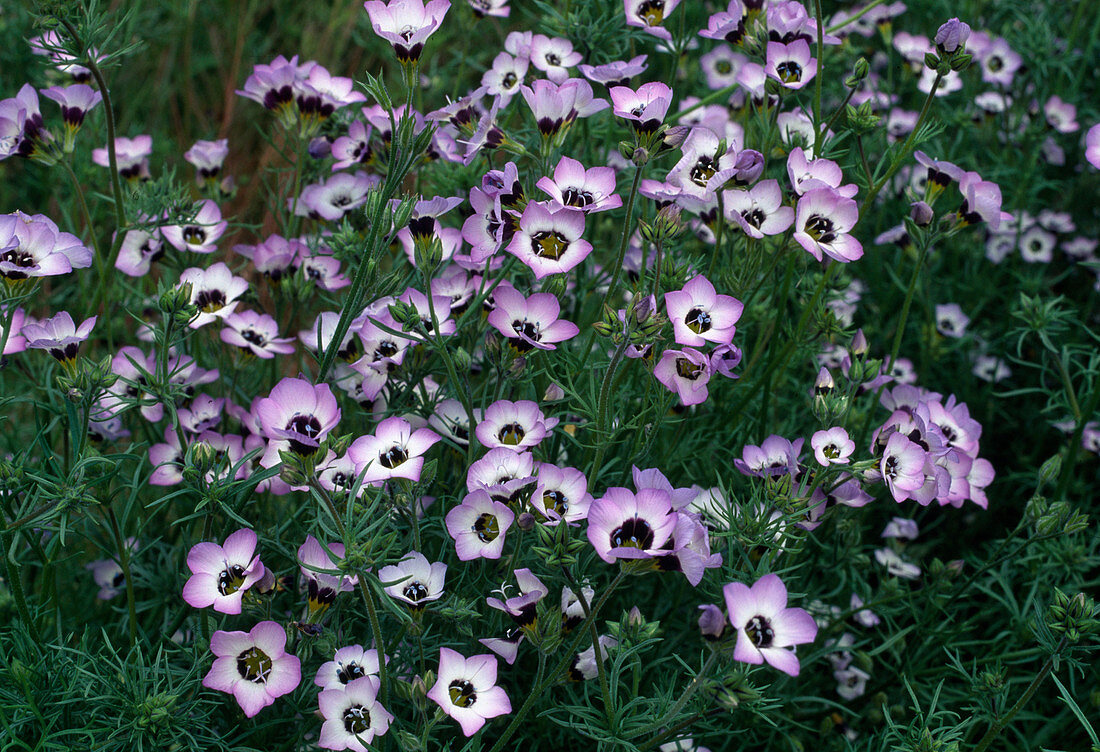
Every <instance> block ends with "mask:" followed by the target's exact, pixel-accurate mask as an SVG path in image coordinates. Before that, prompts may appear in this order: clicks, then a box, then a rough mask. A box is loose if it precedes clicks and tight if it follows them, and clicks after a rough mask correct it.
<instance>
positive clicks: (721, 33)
mask: <svg viewBox="0 0 1100 752" xmlns="http://www.w3.org/2000/svg"><path fill="white" fill-rule="evenodd" d="M747 16H748V13H747V11H746V8H745V3H744V2H742V0H730V2H729V5H728V6H727V7H726V10H724V11H722V12H719V13H715V14H713V15H712V16H710V17H709V18H708V19H707V28H705V29H703V30H701V31H700V32H699V36H701V37H705V38H707V39H717V40H720V41H721V40H724V41H726V42H729V43H730V44H733V45H739V44H741V42H742V41H744V38H745V19H746V18H747Z"/></svg>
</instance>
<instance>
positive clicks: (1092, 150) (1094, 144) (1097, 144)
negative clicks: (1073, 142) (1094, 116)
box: [1085, 123, 1100, 170]
mask: <svg viewBox="0 0 1100 752" xmlns="http://www.w3.org/2000/svg"><path fill="white" fill-rule="evenodd" d="M1085 159H1086V160H1088V163H1089V164H1091V165H1092V166H1093V167H1095V168H1096V169H1098V170H1100V123H1097V124H1096V125H1094V126H1092V127H1091V128H1089V132H1088V133H1086V134H1085Z"/></svg>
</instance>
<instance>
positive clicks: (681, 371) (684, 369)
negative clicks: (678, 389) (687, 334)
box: [676, 358, 703, 381]
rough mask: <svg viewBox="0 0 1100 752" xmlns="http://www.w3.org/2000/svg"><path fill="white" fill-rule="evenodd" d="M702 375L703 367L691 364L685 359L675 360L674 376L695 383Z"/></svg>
mask: <svg viewBox="0 0 1100 752" xmlns="http://www.w3.org/2000/svg"><path fill="white" fill-rule="evenodd" d="M702 373H703V367H702V366H701V365H697V364H695V363H692V362H691V361H690V360H688V359H687V358H677V359H676V374H677V375H678V376H679V377H680V378H682V379H687V380H688V381H695V380H696V379H697V378H699V376H700V375H702Z"/></svg>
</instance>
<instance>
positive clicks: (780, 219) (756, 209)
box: [722, 180, 795, 239]
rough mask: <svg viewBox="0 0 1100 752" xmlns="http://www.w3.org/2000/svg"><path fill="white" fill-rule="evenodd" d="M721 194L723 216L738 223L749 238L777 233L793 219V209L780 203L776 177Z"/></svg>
mask: <svg viewBox="0 0 1100 752" xmlns="http://www.w3.org/2000/svg"><path fill="white" fill-rule="evenodd" d="M722 196H723V198H724V199H725V210H726V218H727V219H732V220H734V221H735V222H737V224H738V225H739V226H740V227H741V229H742V230H743V231H744V232H745V234H746V235H748V236H749V237H752V238H758V239H759V238H763V237H764V236H765V235H779V234H780V233H783V232H786V231H787V228H789V227H790V226H791V223H792V222H794V216H795V214H794V209H793V208H791V207H789V206H784V205H783V192H782V190H780V188H779V181H778V180H761V181H760V182H759V183H757V184H756V185H754V186H753V187H752V188H750V189H749V190H747V191H725V192H724V193H723V194H722Z"/></svg>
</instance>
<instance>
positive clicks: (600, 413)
mask: <svg viewBox="0 0 1100 752" xmlns="http://www.w3.org/2000/svg"><path fill="white" fill-rule="evenodd" d="M627 315H629V314H627ZM629 344H630V340H629V339H628V338H627V337H625V336H624V337H623V341H622V344H620V345H619V347H618V348H617V349H616V350H615V354H614V355H613V356H612V358H611V363H610V364H609V365H608V366H607V371H606V372H605V373H604V375H603V383H602V384H601V385H600V401H599V403H598V404H597V406H596V440H597V441H599V442H600V446H599V448H598V449H597V450H596V456H595V457H594V458H593V460H592V466H591V467H590V468H589V469H588V477H589V478H593V479H594V478H595V477H596V476H595V475H593V473H596V472H598V471H599V467H600V462H602V461H603V457H604V455H605V454H606V453H607V447H608V445H609V444H610V443H611V436H610V435H608V436H606V437H605V436H604V435H603V433H604V431H605V430H607V409H608V402H609V401H610V395H611V382H612V380H613V379H614V378H615V371H616V370H617V369H618V368H619V361H621V360H622V357H623V354H624V353H625V352H626V348H627V345H629Z"/></svg>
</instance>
